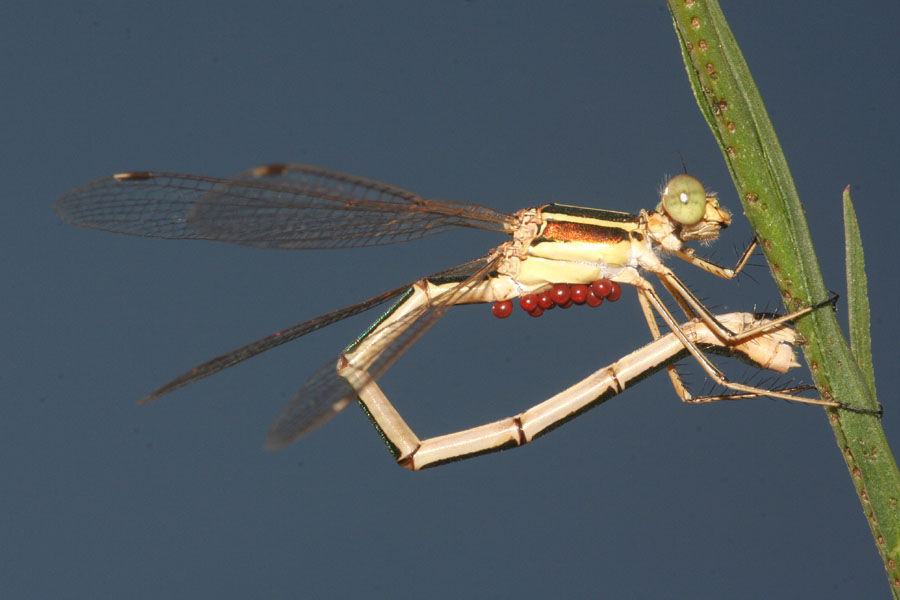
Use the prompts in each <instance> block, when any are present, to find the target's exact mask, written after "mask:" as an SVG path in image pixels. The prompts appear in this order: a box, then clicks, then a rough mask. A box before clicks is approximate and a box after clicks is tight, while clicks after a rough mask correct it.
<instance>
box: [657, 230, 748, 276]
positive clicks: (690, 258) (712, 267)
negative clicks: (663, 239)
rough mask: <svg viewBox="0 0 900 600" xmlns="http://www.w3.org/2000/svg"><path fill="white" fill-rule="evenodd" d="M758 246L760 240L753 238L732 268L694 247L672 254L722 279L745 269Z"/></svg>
mask: <svg viewBox="0 0 900 600" xmlns="http://www.w3.org/2000/svg"><path fill="white" fill-rule="evenodd" d="M757 246H759V242H758V241H757V239H756V238H753V240H752V241H751V242H750V244H749V245H748V246H747V249H746V250H744V252H743V254H741V256H740V258H738V261H737V264H735V265H734V267H732V268H730V269H728V268H725V267H722V266H720V265H717V264H716V263H714V262H712V261H709V260H707V259H705V258H701V257H699V256H697V255H695V254H694V251H693V248H689V249H687V250H675V251H673V252H672V254H674V255H675V256H677V257H678V258H680V259H681V260H683V261H685V262H689V263H691V264H692V265H694V266H695V267H699V268H701V269H703V270H704V271H706V272H707V273H712V274H713V275H715V276H716V277H721V278H722V279H734V278H735V277H737V274H738V273H740V272H741V270H743V268H744V267H745V266H746V265H747V262H748V261H749V260H750V256H752V255H753V251H754V250H756V247H757Z"/></svg>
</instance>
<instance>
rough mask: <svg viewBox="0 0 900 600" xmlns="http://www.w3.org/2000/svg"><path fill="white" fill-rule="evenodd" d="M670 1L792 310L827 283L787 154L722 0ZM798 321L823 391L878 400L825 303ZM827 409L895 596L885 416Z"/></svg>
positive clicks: (897, 518) (897, 527) (898, 533)
mask: <svg viewBox="0 0 900 600" xmlns="http://www.w3.org/2000/svg"><path fill="white" fill-rule="evenodd" d="M668 4H669V9H670V11H671V13H672V17H673V19H674V22H675V32H676V35H677V36H678V41H679V43H680V45H681V52H682V56H683V58H684V61H685V66H686V68H687V72H688V80H689V81H690V84H691V88H692V89H693V92H694V96H695V98H696V99H697V103H698V104H699V105H700V109H701V112H702V113H703V115H704V117H705V118H706V120H707V123H708V124H709V126H710V129H711V130H712V133H713V137H714V138H715V139H716V142H717V143H718V144H719V147H720V148H721V150H722V154H723V156H724V158H725V162H726V164H727V165H728V169H729V171H730V172H731V176H732V179H733V180H734V184H735V187H736V188H737V191H738V194H739V196H740V198H741V202H742V204H743V207H744V212H745V214H746V215H747V220H748V221H749V222H750V225H751V226H752V227H753V229H754V232H755V234H756V237H757V239H758V240H759V242H760V245H761V246H762V249H763V252H764V254H765V256H766V259H767V260H768V262H769V266H770V268H771V270H772V276H773V277H774V279H775V281H776V283H777V284H778V288H779V290H780V291H781V294H782V297H783V299H784V302H785V306H786V307H787V308H788V309H789V310H795V309H797V308H800V307H801V306H808V305H809V304H811V303H814V302H817V301H820V300H822V299H823V298H825V295H826V293H827V292H826V286H825V283H824V281H823V279H822V274H821V270H820V269H819V266H818V262H817V259H816V256H815V251H814V248H813V244H812V238H811V236H810V233H809V228H808V226H807V224H806V218H805V215H804V213H803V208H802V206H801V205H800V199H799V197H798V194H797V190H796V187H795V186H794V182H793V180H792V178H791V173H790V169H789V168H788V164H787V159H786V158H785V156H784V153H783V152H782V149H781V145H780V144H779V142H778V137H777V136H776V134H775V130H774V127H773V126H772V123H771V121H770V120H769V117H768V114H767V112H766V108H765V105H764V104H763V101H762V97H761V96H760V94H759V90H758V89H757V88H756V84H755V83H754V81H753V77H752V76H751V74H750V69H749V67H748V66H747V63H746V61H745V60H744V57H743V55H742V53H741V51H740V48H739V47H738V45H737V42H736V41H735V39H734V36H733V35H732V33H731V30H730V28H729V27H728V23H727V22H726V21H725V17H724V15H723V14H722V10H721V8H720V7H719V5H718V2H716V0H668ZM854 318H858V316H857V317H854ZM867 320H868V319H867ZM796 327H797V330H798V331H799V332H800V333H801V334H802V335H803V337H804V338H805V339H806V341H807V343H806V344H804V345H803V352H804V355H805V357H806V362H807V364H808V365H809V366H810V373H811V374H812V377H813V380H814V381H815V383H816V387H817V388H818V389H819V393H820V395H821V396H822V398H824V399H833V400H836V401H838V402H841V403H842V404H844V405H845V406H857V407H869V408H875V407H877V403H876V402H875V400H874V397H873V393H874V387H870V385H869V383H868V382H867V380H866V378H865V377H864V375H863V373H862V371H861V370H860V368H859V367H857V362H856V360H855V358H854V355H853V354H852V353H851V351H850V346H849V345H848V344H847V340H846V339H845V337H844V335H843V332H842V331H841V328H840V326H839V325H838V322H837V318H836V317H835V315H834V314H833V313H832V312H831V311H828V310H818V311H814V312H813V313H811V314H810V315H808V316H806V317H804V318H802V319H799V320H798V322H797V324H796ZM826 414H827V415H828V421H829V424H830V425H831V428H832V430H833V432H834V435H835V439H836V441H837V444H838V448H839V449H840V452H841V455H842V457H843V458H844V460H845V462H846V464H847V468H848V470H849V471H850V475H851V480H852V482H853V485H854V487H855V488H856V491H857V495H858V497H859V500H860V503H861V505H862V508H863V514H864V515H865V517H866V519H867V521H868V523H869V527H870V528H871V530H872V535H873V537H874V538H875V544H876V548H877V549H878V552H879V554H880V555H881V557H882V560H883V562H884V567H885V569H886V571H887V574H888V581H889V585H890V586H891V591H892V592H893V593H894V596H895V598H900V503H898V499H900V472H898V470H897V464H896V462H895V460H894V457H893V454H892V453H891V449H890V446H889V445H888V442H887V439H886V438H885V435H884V430H883V429H882V427H881V421H880V420H879V418H878V417H876V416H873V415H867V414H860V413H855V412H851V411H847V410H836V409H827V410H826Z"/></svg>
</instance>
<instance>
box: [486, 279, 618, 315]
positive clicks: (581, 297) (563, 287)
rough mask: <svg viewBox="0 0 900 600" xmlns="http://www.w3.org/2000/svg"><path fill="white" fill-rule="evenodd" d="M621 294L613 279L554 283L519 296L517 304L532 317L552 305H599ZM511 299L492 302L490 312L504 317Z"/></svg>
mask: <svg viewBox="0 0 900 600" xmlns="http://www.w3.org/2000/svg"><path fill="white" fill-rule="evenodd" d="M621 296H622V288H621V286H619V284H618V283H616V282H615V281H610V280H609V279H598V280H597V281H595V282H594V283H592V284H591V285H589V286H587V285H583V284H580V283H577V284H575V285H569V284H567V283H557V284H554V286H553V287H552V288H550V289H549V290H547V291H544V292H541V293H539V294H526V295H525V296H522V297H521V298H519V306H521V307H522V310H524V311H525V312H527V313H528V314H529V315H531V316H532V317H539V316H541V315H542V314H544V311H545V310H550V309H551V308H553V307H554V306H559V307H560V308H569V307H570V306H572V305H573V304H587V305H588V306H600V305H601V304H603V301H604V300H607V301H608V302H615V301H616V300H618V299H619V297H621ZM512 310H513V303H512V300H503V301H502V302H494V304H493V307H492V308H491V312H493V313H494V316H495V317H497V318H498V319H505V318H506V317H508V316H509V315H511V314H512Z"/></svg>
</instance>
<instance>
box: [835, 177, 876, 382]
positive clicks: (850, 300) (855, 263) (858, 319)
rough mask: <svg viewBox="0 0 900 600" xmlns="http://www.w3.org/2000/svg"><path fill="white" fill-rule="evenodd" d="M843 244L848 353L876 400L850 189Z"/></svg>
mask: <svg viewBox="0 0 900 600" xmlns="http://www.w3.org/2000/svg"><path fill="white" fill-rule="evenodd" d="M843 200H844V243H845V246H846V255H847V258H846V263H847V314H848V318H849V321H850V350H851V351H852V352H853V357H854V358H855V359H856V364H857V366H859V369H860V371H862V374H863V377H864V378H865V380H866V384H867V385H868V386H869V391H870V392H871V394H872V398H873V399H875V369H874V367H873V366H872V336H871V319H872V318H871V313H870V310H869V280H868V279H867V278H866V264H865V259H864V258H863V247H862V237H861V236H860V233H859V222H858V221H857V220H856V211H855V210H854V209H853V202H852V201H851V200H850V186H849V185H848V186H847V187H846V188H845V189H844V197H843Z"/></svg>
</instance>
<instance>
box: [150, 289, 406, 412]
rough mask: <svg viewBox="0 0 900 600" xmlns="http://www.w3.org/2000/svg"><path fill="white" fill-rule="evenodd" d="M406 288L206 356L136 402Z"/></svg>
mask: <svg viewBox="0 0 900 600" xmlns="http://www.w3.org/2000/svg"><path fill="white" fill-rule="evenodd" d="M408 289H409V285H404V286H402V287H398V288H397V289H394V290H391V291H389V292H385V293H383V294H381V295H378V296H375V297H374V298H369V299H368V300H366V301H364V302H360V303H359V304H354V305H353V306H346V307H344V308H341V309H338V310H335V311H332V312H330V313H328V314H325V315H321V316H318V317H316V318H314V319H310V320H309V321H304V322H303V323H299V324H297V325H294V326H292V327H288V328H287V329H283V330H281V331H276V332H275V333H273V334H271V335H268V336H266V337H264V338H261V339H258V340H256V341H255V342H250V343H249V344H247V345H246V346H241V347H240V348H238V349H236V350H232V351H231V352H229V353H227V354H223V355H222V356H217V357H216V358H214V359H212V360H209V361H207V362H205V363H203V364H202V365H197V366H196V367H194V368H193V369H191V370H190V371H186V372H184V373H182V374H181V375H179V376H178V377H176V378H175V379H173V380H172V381H170V382H169V383H167V384H165V385H164V386H162V387H161V388H159V389H157V390H155V391H153V392H151V393H150V394H147V395H146V396H144V397H143V398H141V399H140V400H139V401H138V404H144V403H146V402H150V401H151V400H155V399H157V398H159V397H160V396H164V395H165V394H168V393H169V392H173V391H175V390H177V389H178V388H182V387H184V386H186V385H189V384H191V383H194V382H195V381H198V380H200V379H203V378H205V377H209V376H210V375H214V374H215V373H218V372H219V371H222V370H224V369H227V368H229V367H233V366H234V365H236V364H238V363H240V362H243V361H245V360H247V359H248V358H253V357H254V356H256V355H257V354H262V353H263V352H265V351H266V350H271V349H272V348H275V347H276V346H280V345H281V344H285V343H287V342H290V341H292V340H296V339H297V338H299V337H301V336H304V335H306V334H307V333H312V332H313V331H316V330H318V329H322V328H323V327H327V326H329V325H331V324H333V323H337V322H338V321H341V320H343V319H346V318H348V317H352V316H353V315H358V314H359V313H361V312H365V311H367V310H369V309H371V308H375V307H376V306H378V305H380V304H384V303H385V302H387V301H388V300H391V299H393V298H396V297H397V296H399V295H400V294H402V293H403V292H405V291H406V290H408Z"/></svg>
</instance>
